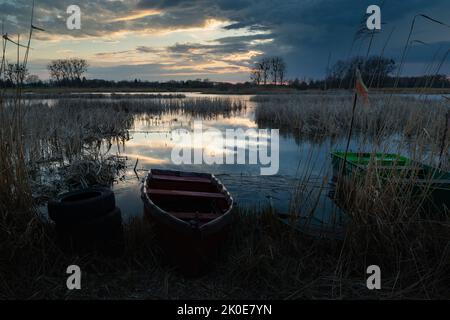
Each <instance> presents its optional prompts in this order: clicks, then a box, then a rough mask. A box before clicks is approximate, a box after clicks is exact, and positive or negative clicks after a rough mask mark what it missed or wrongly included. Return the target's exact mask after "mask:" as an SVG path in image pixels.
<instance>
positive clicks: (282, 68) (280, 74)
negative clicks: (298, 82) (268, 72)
mask: <svg viewBox="0 0 450 320" xmlns="http://www.w3.org/2000/svg"><path fill="white" fill-rule="evenodd" d="M286 68H287V66H286V62H284V60H283V59H280V62H279V66H278V79H279V80H280V85H283V84H284V78H285V77H286Z"/></svg>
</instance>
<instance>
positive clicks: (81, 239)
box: [56, 208, 124, 257]
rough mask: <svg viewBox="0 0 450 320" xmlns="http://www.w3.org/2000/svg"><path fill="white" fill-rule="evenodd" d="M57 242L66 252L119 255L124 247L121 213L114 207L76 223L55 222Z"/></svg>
mask: <svg viewBox="0 0 450 320" xmlns="http://www.w3.org/2000/svg"><path fill="white" fill-rule="evenodd" d="M56 230H57V233H58V242H59V244H60V246H61V248H62V249H63V250H64V251H65V252H67V253H90V252H98V253H100V254H104V255H107V256H112V257H114V256H120V255H121V254H122V253H123V249H124V235H123V226H122V215H121V211H120V209H119V208H115V209H114V210H113V211H111V212H109V213H108V214H106V215H105V216H102V217H99V218H96V219H93V220H90V221H86V222H82V223H78V224H71V225H67V224H58V223H57V224H56Z"/></svg>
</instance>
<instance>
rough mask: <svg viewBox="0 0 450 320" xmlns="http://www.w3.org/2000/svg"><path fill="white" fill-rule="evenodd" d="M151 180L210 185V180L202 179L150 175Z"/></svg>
mask: <svg viewBox="0 0 450 320" xmlns="http://www.w3.org/2000/svg"><path fill="white" fill-rule="evenodd" d="M152 179H154V180H159V181H177V182H200V183H211V179H208V178H202V177H179V176H170V175H160V174H152Z"/></svg>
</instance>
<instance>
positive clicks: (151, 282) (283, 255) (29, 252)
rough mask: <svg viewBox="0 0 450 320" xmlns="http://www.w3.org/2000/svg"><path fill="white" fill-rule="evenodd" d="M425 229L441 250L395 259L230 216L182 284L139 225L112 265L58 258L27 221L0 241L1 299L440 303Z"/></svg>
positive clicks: (439, 277) (378, 236)
mask: <svg viewBox="0 0 450 320" xmlns="http://www.w3.org/2000/svg"><path fill="white" fill-rule="evenodd" d="M428 227H429V228H430V231H434V232H439V235H440V236H441V237H442V236H443V235H445V237H442V238H441V240H442V242H441V245H440V246H439V248H440V249H441V250H442V251H440V250H437V249H438V248H437V247H435V243H434V242H433V243H432V244H431V243H423V242H421V240H424V239H422V238H416V237H415V236H417V233H412V234H404V235H402V236H404V237H405V239H403V240H404V241H409V243H410V244H409V245H408V246H407V247H405V248H404V249H405V250H401V253H402V255H400V256H399V255H397V254H398V253H399V252H397V250H399V247H398V245H399V244H398V243H393V244H390V246H389V247H383V245H382V243H384V244H385V245H387V243H385V242H384V241H383V232H382V231H381V230H380V231H379V232H377V231H376V228H371V227H370V226H367V228H369V229H370V230H368V229H366V228H364V229H357V228H355V229H353V227H352V228H351V229H350V230H349V231H348V233H347V235H346V237H345V239H343V240H342V241H339V240H327V239H316V238H311V237H308V236H305V235H303V234H302V233H299V232H296V231H294V229H293V228H290V227H289V226H287V225H285V224H283V223H280V222H279V220H278V219H276V218H275V217H274V216H273V215H272V214H271V213H269V212H259V213H256V212H248V211H237V212H235V217H234V222H233V226H232V231H231V234H230V236H229V239H228V241H227V242H226V243H225V245H224V247H223V248H222V251H221V254H220V257H219V259H218V261H217V263H216V266H215V268H214V270H212V271H211V272H210V273H208V274H207V275H205V276H203V277H200V278H186V277H184V276H182V275H180V274H179V273H178V272H177V271H176V270H174V269H173V268H171V267H170V266H168V265H165V264H164V259H163V255H162V253H161V251H160V250H159V248H158V247H157V245H156V243H155V239H154V233H153V230H152V228H153V227H152V225H151V224H149V223H147V222H146V221H144V220H142V219H141V218H135V219H133V220H132V221H129V222H128V223H127V224H126V228H125V235H126V249H125V253H124V255H123V257H120V258H117V259H109V258H102V257H99V256H83V257H79V256H67V255H64V254H63V253H61V252H60V251H59V250H58V248H57V247H56V246H55V243H54V230H53V227H52V226H51V225H47V224H41V223H39V222H38V221H33V222H32V223H30V227H29V230H28V231H27V234H24V235H23V237H21V238H20V239H22V241H21V242H19V243H18V242H17V235H14V236H12V235H11V236H10V237H6V239H5V238H4V237H2V239H1V240H2V245H1V247H0V248H1V255H0V257H1V258H2V260H3V261H2V268H1V271H2V272H1V273H0V288H1V290H0V298H2V299H18V298H19V299H39V298H45V299H61V298H63V299H118V298H122V299H364V298H367V299H379V298H385V299H386V298H389V299H408V298H409V299H416V298H418V299H427V298H428V299H430V298H433V299H438V298H441V299H448V298H449V294H448V286H449V285H450V281H449V277H448V274H447V272H448V270H449V269H448V268H449V267H450V265H449V258H450V252H449V248H448V246H446V243H448V241H449V233H448V231H449V227H450V226H449V225H448V224H447V225H445V224H436V225H434V226H433V225H429V226H428ZM395 228H397V227H395ZM444 231H445V233H443V232H444ZM369 232H370V233H369ZM361 240H363V241H361ZM375 240H377V241H378V243H377V242H376V241H375ZM373 241H375V242H373ZM369 244H370V245H369ZM424 245H425V246H424ZM13 248H14V249H13ZM4 259H7V260H8V263H7V261H5V260H4ZM375 262H376V264H379V265H380V267H381V268H382V270H383V271H382V290H379V291H376V290H375V291H371V290H368V289H367V287H366V279H367V274H366V268H367V266H369V265H370V264H375ZM72 264H76V265H79V266H80V267H81V269H82V272H83V273H82V274H83V277H82V290H79V291H76V290H75V291H68V290H67V288H66V279H67V275H66V273H65V271H66V268H67V266H69V265H72Z"/></svg>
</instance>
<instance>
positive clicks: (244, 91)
mask: <svg viewBox="0 0 450 320" xmlns="http://www.w3.org/2000/svg"><path fill="white" fill-rule="evenodd" d="M4 91H5V94H7V95H11V94H13V93H14V92H15V90H14V89H5V90H4ZM22 91H23V93H24V94H30V93H33V94H36V95H49V96H50V97H53V95H67V94H75V95H76V94H81V93H107V94H114V93H116V94H126V93H173V94H175V95H177V94H180V95H183V93H189V92H196V93H203V94H225V95H227V94H229V95H273V94H299V95H301V94H317V93H323V94H327V93H341V92H344V93H345V92H350V91H351V90H348V89H327V90H324V89H307V90H299V89H294V88H289V87H270V86H268V87H263V86H259V87H249V88H227V89H214V88H200V87H199V88H186V89H165V88H160V89H159V88H140V87H123V88H110V87H99V88H86V87H51V88H24V89H23V90H22ZM370 92H371V93H396V94H402V93H405V94H406V93H407V94H443V95H450V88H370Z"/></svg>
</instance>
